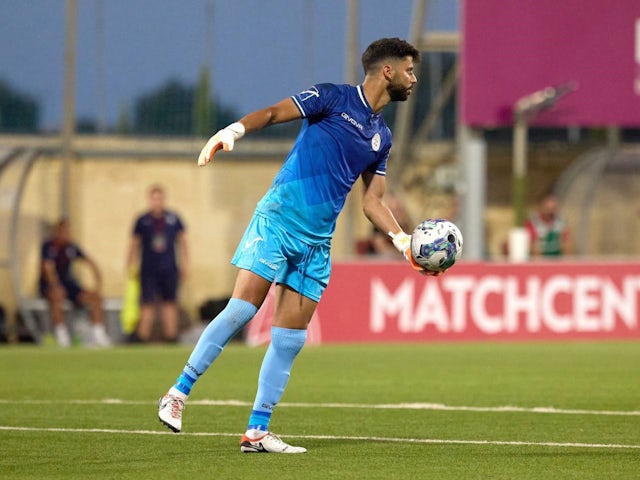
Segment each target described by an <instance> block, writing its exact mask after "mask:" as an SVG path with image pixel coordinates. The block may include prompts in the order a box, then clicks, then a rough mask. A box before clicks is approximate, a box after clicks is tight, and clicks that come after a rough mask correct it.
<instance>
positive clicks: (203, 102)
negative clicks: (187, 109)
mask: <svg viewBox="0 0 640 480" xmlns="http://www.w3.org/2000/svg"><path fill="white" fill-rule="evenodd" d="M214 108H215V106H214V104H213V102H212V101H211V82H210V80H209V69H208V68H207V67H206V66H204V67H202V69H201V70H200V79H199V80H198V86H197V87H196V93H195V100H194V102H193V133H194V134H195V135H198V136H201V137H205V136H207V135H209V134H210V132H211V131H212V130H213V129H214V127H215V111H214Z"/></svg>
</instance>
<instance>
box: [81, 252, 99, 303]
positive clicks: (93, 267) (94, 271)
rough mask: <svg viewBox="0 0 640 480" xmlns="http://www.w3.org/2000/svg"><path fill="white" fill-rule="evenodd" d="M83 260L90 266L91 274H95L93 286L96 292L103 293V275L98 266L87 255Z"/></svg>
mask: <svg viewBox="0 0 640 480" xmlns="http://www.w3.org/2000/svg"><path fill="white" fill-rule="evenodd" d="M82 260H84V261H85V262H86V264H87V265H89V268H90V269H91V273H92V274H93V284H94V287H95V291H96V292H97V293H100V292H101V291H102V275H101V274H100V269H99V268H98V264H97V263H96V262H95V261H94V260H93V259H92V258H91V257H89V256H88V255H86V254H85V256H84V257H82Z"/></svg>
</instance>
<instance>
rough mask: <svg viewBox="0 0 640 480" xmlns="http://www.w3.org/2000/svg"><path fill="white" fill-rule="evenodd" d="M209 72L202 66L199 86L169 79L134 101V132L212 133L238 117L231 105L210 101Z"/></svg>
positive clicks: (164, 133) (159, 133)
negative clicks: (229, 106)
mask: <svg viewBox="0 0 640 480" xmlns="http://www.w3.org/2000/svg"><path fill="white" fill-rule="evenodd" d="M210 90H211V87H210V81H209V73H208V72H207V71H206V70H205V69H203V70H202V72H201V74H200V79H199V82H198V86H197V88H195V87H192V86H190V85H185V84H183V83H181V82H180V81H178V80H169V81H167V82H166V83H165V84H164V85H163V86H161V87H160V88H158V89H157V90H155V91H153V92H151V93H150V94H148V95H143V96H142V97H140V98H138V100H137V101H136V102H135V109H134V111H135V113H134V122H133V132H134V133H137V134H144V135H147V134H154V135H198V136H204V137H206V136H209V135H211V134H212V132H214V131H216V130H218V129H220V128H223V127H225V126H226V125H228V124H229V123H232V122H234V121H236V120H237V119H238V116H237V114H236V113H235V111H234V110H233V109H232V108H228V107H225V106H223V105H220V104H218V103H216V102H213V101H212V100H211V95H210Z"/></svg>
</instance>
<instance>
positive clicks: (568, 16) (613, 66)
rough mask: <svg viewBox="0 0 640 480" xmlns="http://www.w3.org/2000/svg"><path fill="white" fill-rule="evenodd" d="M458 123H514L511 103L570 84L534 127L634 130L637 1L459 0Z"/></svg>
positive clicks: (639, 107) (638, 110)
mask: <svg viewBox="0 0 640 480" xmlns="http://www.w3.org/2000/svg"><path fill="white" fill-rule="evenodd" d="M462 25H463V48H462V62H463V77H462V102H461V108H462V112H461V113H462V118H463V122H464V123H465V124H468V125H474V126H488V127H491V126H501V125H509V124H511V123H512V105H513V104H514V102H515V101H516V100H517V99H518V98H520V97H522V96H524V95H527V94H530V93H532V92H534V91H537V90H540V89H542V88H545V87H547V86H553V85H557V84H561V83H564V82H567V81H571V80H575V81H577V82H578V85H579V88H578V90H577V91H576V92H574V93H572V94H570V95H568V96H567V97H565V98H563V99H561V100H560V102H559V103H558V104H557V105H556V107H555V108H554V109H552V110H550V111H547V112H543V113H541V114H540V115H539V116H537V117H536V119H535V121H534V122H532V124H537V125H540V126H566V125H583V126H608V125H620V126H628V127H638V126H640V0H638V1H636V0H561V1H559V0H517V1H510V0H464V2H463V19H462Z"/></svg>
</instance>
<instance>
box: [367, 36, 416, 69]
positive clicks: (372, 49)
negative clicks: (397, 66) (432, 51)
mask: <svg viewBox="0 0 640 480" xmlns="http://www.w3.org/2000/svg"><path fill="white" fill-rule="evenodd" d="M407 56H409V57H412V58H413V61H414V62H419V61H420V52H419V51H418V49H417V48H416V47H414V46H413V45H411V44H410V43H409V42H406V41H404V40H402V39H400V38H398V37H394V38H381V39H379V40H376V41H375V42H373V43H372V44H371V45H369V46H368V47H367V49H366V50H365V51H364V53H363V54H362V67H363V68H364V73H369V72H370V71H371V70H372V69H373V68H374V67H375V66H376V65H377V64H378V63H379V62H380V61H382V60H386V59H387V58H396V59H403V58H404V57H407Z"/></svg>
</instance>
